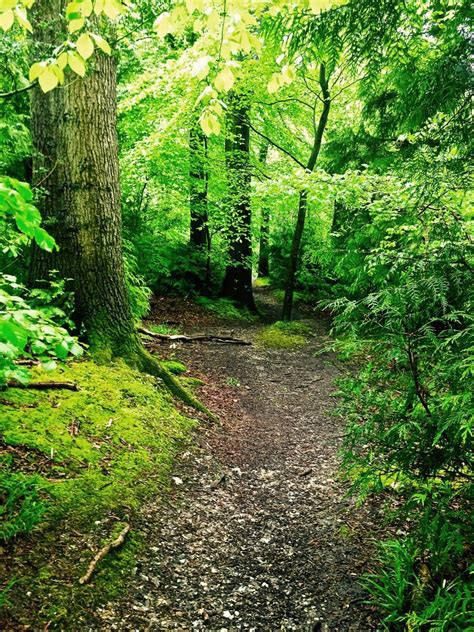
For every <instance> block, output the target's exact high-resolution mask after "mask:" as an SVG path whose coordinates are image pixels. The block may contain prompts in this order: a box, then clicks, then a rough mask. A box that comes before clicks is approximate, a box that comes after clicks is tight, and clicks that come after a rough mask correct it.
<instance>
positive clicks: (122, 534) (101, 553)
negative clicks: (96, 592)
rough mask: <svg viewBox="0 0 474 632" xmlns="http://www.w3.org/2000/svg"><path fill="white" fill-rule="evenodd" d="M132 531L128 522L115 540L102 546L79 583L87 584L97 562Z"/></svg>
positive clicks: (121, 542)
mask: <svg viewBox="0 0 474 632" xmlns="http://www.w3.org/2000/svg"><path fill="white" fill-rule="evenodd" d="M129 531H130V525H129V524H127V525H125V527H124V528H123V529H122V531H120V533H119V534H118V536H117V537H116V539H115V540H113V541H112V542H109V544H106V545H105V546H104V547H102V548H101V549H100V551H99V552H98V553H97V555H96V556H95V557H94V559H93V560H92V562H91V563H90V564H89V567H88V569H87V572H86V574H85V575H83V576H82V577H81V578H80V579H79V583H80V584H87V582H88V581H89V580H90V578H91V577H92V574H93V572H94V570H95V567H96V566H97V564H98V563H99V562H100V560H102V559H104V557H105V556H106V555H107V554H108V553H109V551H110V550H111V549H116V548H117V547H119V546H121V545H122V544H123V543H124V541H125V538H126V536H127V533H128V532H129Z"/></svg>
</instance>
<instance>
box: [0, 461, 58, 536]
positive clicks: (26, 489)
mask: <svg viewBox="0 0 474 632" xmlns="http://www.w3.org/2000/svg"><path fill="white" fill-rule="evenodd" d="M43 489H44V484H43V481H42V479H41V477H39V476H37V475H32V476H28V475H25V474H21V473H15V472H11V471H9V469H8V467H7V468H6V469H4V470H3V471H2V472H0V540H9V539H10V538H13V537H14V536H16V535H18V534H19V533H28V532H29V531H31V530H32V529H33V528H34V527H35V526H36V525H37V524H38V523H39V522H40V521H41V519H42V517H43V515H44V513H45V511H46V507H47V506H46V504H45V502H44V500H43V498H42V495H41V492H42V490H43Z"/></svg>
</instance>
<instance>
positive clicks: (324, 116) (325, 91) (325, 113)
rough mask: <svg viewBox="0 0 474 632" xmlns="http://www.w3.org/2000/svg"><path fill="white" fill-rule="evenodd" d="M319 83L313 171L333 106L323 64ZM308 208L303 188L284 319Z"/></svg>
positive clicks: (290, 301) (310, 165) (289, 308)
mask: <svg viewBox="0 0 474 632" xmlns="http://www.w3.org/2000/svg"><path fill="white" fill-rule="evenodd" d="M319 85H320V86H321V91H322V96H323V109H322V112H321V115H320V117H319V122H318V126H317V128H316V130H315V134H314V141H313V147H312V150H311V155H310V157H309V160H308V163H307V165H306V170H307V171H308V172H310V173H311V172H312V171H313V170H314V167H315V166H316V161H317V159H318V156H319V152H320V151H321V144H322V141H323V135H324V131H325V129H326V126H327V122H328V118H329V110H330V108H331V97H330V94H329V82H328V79H327V77H326V67H325V65H324V64H321V66H320V69H319ZM307 210H308V191H307V190H305V189H303V190H302V191H301V193H300V197H299V204H298V216H297V220H296V226H295V231H294V233H293V239H292V242H291V251H290V258H289V261H288V277H287V281H286V286H285V298H284V301H283V311H282V320H284V321H289V320H291V316H292V312H293V296H294V291H295V280H296V271H297V269H298V259H299V255H300V249H301V240H302V238H303V231H304V225H305V221H306V212H307Z"/></svg>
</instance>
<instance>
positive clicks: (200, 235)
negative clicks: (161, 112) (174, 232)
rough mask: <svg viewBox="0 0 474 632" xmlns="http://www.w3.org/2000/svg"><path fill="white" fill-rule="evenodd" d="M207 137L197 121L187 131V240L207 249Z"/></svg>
mask: <svg viewBox="0 0 474 632" xmlns="http://www.w3.org/2000/svg"><path fill="white" fill-rule="evenodd" d="M206 163H207V138H206V136H205V135H204V134H203V132H202V130H201V127H200V125H199V123H197V122H196V123H195V124H194V125H193V126H192V127H191V130H190V132H189V182H190V184H189V208H190V216H191V218H190V219H191V221H190V235H189V241H190V243H191V245H192V246H194V247H195V248H196V249H200V250H203V251H207V250H208V248H209V241H210V239H209V227H208V219H209V218H208V212H207V189H208V173H207V164H206Z"/></svg>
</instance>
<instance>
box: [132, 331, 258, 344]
mask: <svg viewBox="0 0 474 632" xmlns="http://www.w3.org/2000/svg"><path fill="white" fill-rule="evenodd" d="M138 332H139V333H141V334H144V335H145V336H151V337H152V338H157V339H158V340H166V341H168V340H169V341H170V342H221V343H224V344H230V345H251V344H252V343H251V342H248V341H247V340H242V339H241V338H232V336H215V335H213V334H196V335H195V336H185V335H183V334H157V333H155V332H154V331H150V330H149V329H145V328H144V327H139V328H138Z"/></svg>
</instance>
